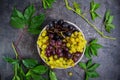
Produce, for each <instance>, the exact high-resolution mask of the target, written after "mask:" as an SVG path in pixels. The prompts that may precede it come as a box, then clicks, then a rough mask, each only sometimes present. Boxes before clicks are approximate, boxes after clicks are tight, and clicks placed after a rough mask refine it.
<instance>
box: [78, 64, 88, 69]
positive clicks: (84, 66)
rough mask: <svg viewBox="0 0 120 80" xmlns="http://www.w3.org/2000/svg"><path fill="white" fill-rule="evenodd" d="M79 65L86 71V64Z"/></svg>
mask: <svg viewBox="0 0 120 80" xmlns="http://www.w3.org/2000/svg"><path fill="white" fill-rule="evenodd" d="M78 65H79V66H80V67H81V68H82V69H84V70H86V68H87V67H86V64H85V63H83V62H79V63H78Z"/></svg>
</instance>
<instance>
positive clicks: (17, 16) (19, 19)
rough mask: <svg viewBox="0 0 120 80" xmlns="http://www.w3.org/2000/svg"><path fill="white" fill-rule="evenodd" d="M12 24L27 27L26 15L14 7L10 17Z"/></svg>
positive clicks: (16, 26)
mask: <svg viewBox="0 0 120 80" xmlns="http://www.w3.org/2000/svg"><path fill="white" fill-rule="evenodd" d="M10 24H11V25H12V26H13V27H15V28H24V27H25V19H24V16H23V15H22V13H21V12H20V11H18V10H17V9H16V8H14V9H13V11H12V15H11V18H10Z"/></svg>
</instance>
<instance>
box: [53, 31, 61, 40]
mask: <svg viewBox="0 0 120 80" xmlns="http://www.w3.org/2000/svg"><path fill="white" fill-rule="evenodd" d="M53 39H54V40H56V41H57V40H60V37H59V35H57V34H56V33H55V34H54V37H53Z"/></svg>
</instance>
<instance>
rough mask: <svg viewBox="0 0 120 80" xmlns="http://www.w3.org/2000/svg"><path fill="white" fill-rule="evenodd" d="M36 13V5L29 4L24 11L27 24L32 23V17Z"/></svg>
mask: <svg viewBox="0 0 120 80" xmlns="http://www.w3.org/2000/svg"><path fill="white" fill-rule="evenodd" d="M34 13H35V7H34V6H33V5H30V6H28V7H27V8H26V9H25V11H24V17H25V19H26V24H28V25H29V24H30V21H31V18H32V16H33V14H34Z"/></svg>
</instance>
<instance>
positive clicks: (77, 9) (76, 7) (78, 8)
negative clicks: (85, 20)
mask: <svg viewBox="0 0 120 80" xmlns="http://www.w3.org/2000/svg"><path fill="white" fill-rule="evenodd" d="M73 7H74V9H75V11H76V12H77V13H78V14H80V13H81V9H80V4H78V3H76V2H73Z"/></svg>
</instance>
